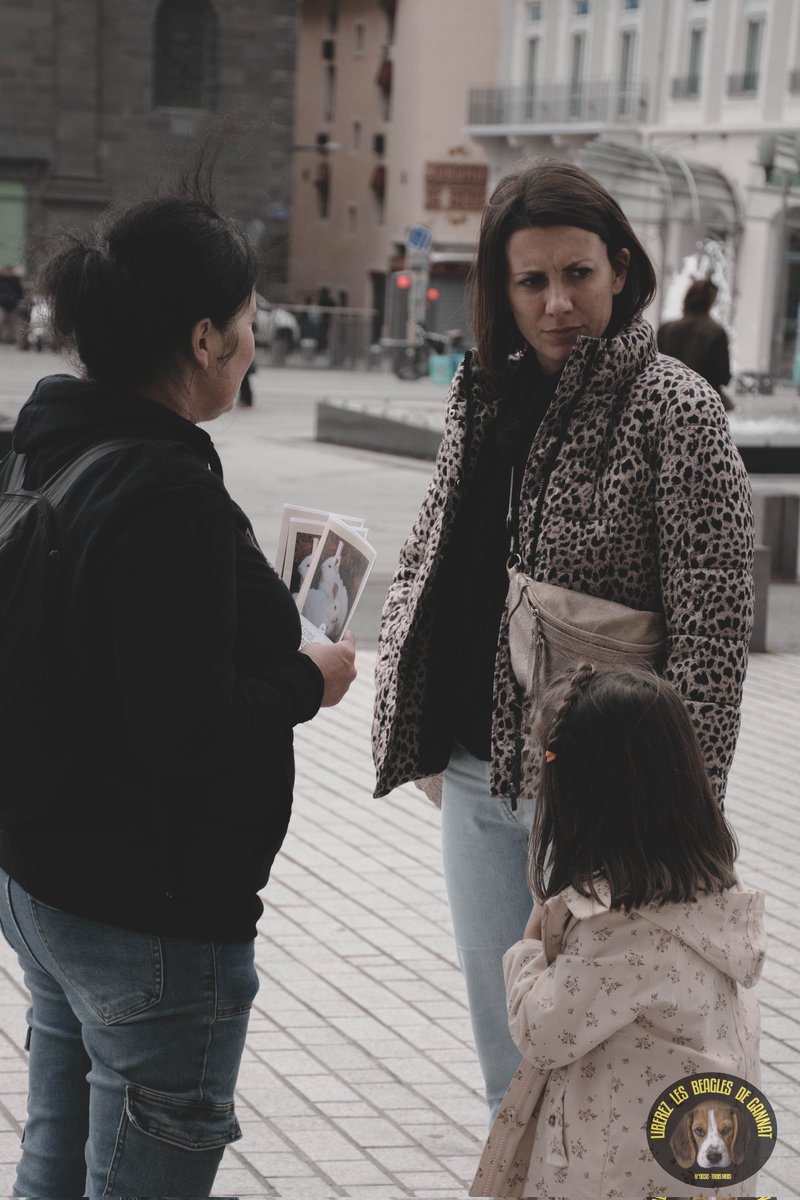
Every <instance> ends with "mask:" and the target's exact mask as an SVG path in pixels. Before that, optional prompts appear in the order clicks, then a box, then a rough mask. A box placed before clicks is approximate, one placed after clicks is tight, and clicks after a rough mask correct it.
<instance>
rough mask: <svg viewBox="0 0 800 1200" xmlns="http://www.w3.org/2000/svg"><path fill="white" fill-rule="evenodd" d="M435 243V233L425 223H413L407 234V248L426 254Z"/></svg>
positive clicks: (419, 253)
mask: <svg viewBox="0 0 800 1200" xmlns="http://www.w3.org/2000/svg"><path fill="white" fill-rule="evenodd" d="M432 244H433V234H432V233H431V231H430V229H428V228H426V226H425V225H412V226H411V228H410V229H409V231H408V233H407V234H406V249H408V250H413V251H415V253H416V254H418V255H420V256H422V255H426V254H427V253H428V251H429V250H430V248H431V245H432Z"/></svg>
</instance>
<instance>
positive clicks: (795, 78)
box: [789, 67, 800, 96]
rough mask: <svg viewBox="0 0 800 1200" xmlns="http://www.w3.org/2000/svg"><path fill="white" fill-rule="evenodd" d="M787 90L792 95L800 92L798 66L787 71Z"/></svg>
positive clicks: (799, 69) (799, 70) (799, 71)
mask: <svg viewBox="0 0 800 1200" xmlns="http://www.w3.org/2000/svg"><path fill="white" fill-rule="evenodd" d="M789 91H790V92H791V93H792V95H793V96H796V95H797V93H798V92H800V68H798V67H795V69H794V70H793V71H790V72H789Z"/></svg>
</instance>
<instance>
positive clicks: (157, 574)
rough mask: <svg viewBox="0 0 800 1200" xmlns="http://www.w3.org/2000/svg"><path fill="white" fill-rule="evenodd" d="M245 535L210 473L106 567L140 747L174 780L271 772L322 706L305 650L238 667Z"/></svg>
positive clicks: (171, 497)
mask: <svg viewBox="0 0 800 1200" xmlns="http://www.w3.org/2000/svg"><path fill="white" fill-rule="evenodd" d="M236 536H237V534H236V526H235V522H234V519H233V511H232V506H231V503H230V500H229V498H228V496H227V493H226V492H225V491H224V488H223V487H222V485H221V483H219V481H217V480H216V479H214V478H213V477H212V476H211V475H210V473H209V476H208V482H206V481H205V480H202V481H200V482H197V483H192V482H189V483H187V484H185V485H183V486H182V485H180V484H177V483H176V484H175V485H174V486H164V487H161V488H158V489H157V490H155V491H154V492H153V493H152V494H150V495H149V497H148V500H147V503H146V504H145V506H144V507H142V508H140V509H137V511H136V512H135V513H133V514H130V515H129V516H128V518H127V520H126V521H125V524H124V527H123V529H122V531H121V532H120V534H119V536H118V538H117V540H116V544H115V546H114V548H113V551H112V552H111V553H110V555H109V557H108V559H107V561H106V563H105V564H104V579H105V601H106V603H107V605H108V612H109V616H110V621H111V628H112V646H113V659H114V669H115V674H116V677H117V682H118V686H119V689H120V693H121V696H122V702H123V707H124V713H125V719H126V722H127V728H128V742H129V745H130V746H131V747H132V749H133V750H134V752H135V753H136V755H137V757H139V758H140V759H141V761H142V762H143V763H144V764H145V765H146V766H147V767H148V768H149V769H151V770H152V771H153V772H155V774H156V775H158V776H160V777H162V778H163V777H164V776H187V775H207V774H211V773H213V774H219V775H221V776H224V775H225V773H226V771H228V770H230V768H231V764H234V763H240V764H241V763H244V762H247V763H254V762H256V761H258V760H261V761H262V762H263V763H264V764H268V763H269V759H270V753H271V751H273V750H274V751H275V752H276V753H280V754H281V755H282V756H285V752H286V747H287V745H290V743H291V730H292V726H293V725H295V724H297V723H298V722H301V721H306V720H308V719H309V718H311V717H312V716H313V715H314V714H315V713H316V711H317V709H318V708H319V705H320V701H321V698H322V677H321V674H320V672H319V671H318V669H317V668H316V666H315V665H314V663H313V662H312V661H311V660H310V659H309V658H308V656H307V655H304V654H300V653H298V652H297V649H296V645H287V646H286V647H285V650H283V651H282V652H280V653H276V654H275V655H274V657H271V658H270V659H269V661H268V662H266V663H265V662H263V661H262V662H260V663H259V664H258V670H257V673H256V672H255V671H254V672H252V673H251V672H250V671H249V669H248V668H247V666H246V665H245V666H242V665H239V666H238V667H237V665H236V662H235V649H236V638H237V603H236ZM265 569H266V565H265ZM263 619H264V620H265V621H269V620H270V612H269V611H265V612H264V616H263Z"/></svg>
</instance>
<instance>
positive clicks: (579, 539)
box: [373, 159, 753, 1115]
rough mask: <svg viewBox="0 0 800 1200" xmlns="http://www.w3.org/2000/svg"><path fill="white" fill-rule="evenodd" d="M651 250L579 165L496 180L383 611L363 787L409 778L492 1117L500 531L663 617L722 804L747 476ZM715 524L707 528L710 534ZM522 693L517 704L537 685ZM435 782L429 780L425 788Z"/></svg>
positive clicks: (679, 683) (738, 673)
mask: <svg viewBox="0 0 800 1200" xmlns="http://www.w3.org/2000/svg"><path fill="white" fill-rule="evenodd" d="M654 290H655V274H654V271H653V267H652V265H651V263H650V260H649V259H648V257H647V254H646V253H645V251H644V249H643V247H642V245H641V243H640V242H639V240H638V238H637V237H636V235H635V234H634V232H633V230H632V228H631V226H630V223H629V222H628V220H627V218H626V217H625V215H624V213H623V212H622V211H621V209H620V207H619V205H618V204H617V203H616V201H615V200H614V199H613V198H612V197H611V196H610V195H609V193H608V192H607V191H606V190H605V188H603V187H602V185H601V184H600V183H598V182H597V180H595V179H593V178H592V177H591V176H589V175H587V174H586V173H585V172H583V171H581V170H579V169H578V168H577V167H575V166H573V165H571V164H569V163H565V162H561V161H557V160H550V159H548V160H543V161H542V160H539V161H535V162H534V163H532V164H531V165H527V166H525V167H523V168H522V169H520V170H519V171H516V172H514V173H512V174H510V175H507V176H506V177H505V178H503V179H502V180H501V181H500V183H499V184H498V185H497V188H496V189H495V191H494V193H493V195H492V196H491V198H490V200H489V203H488V205H487V207H486V210H485V212H484V215H483V220H482V223H481V233H480V239H479V244H478V253H477V259H476V264H475V268H474V272H473V276H472V281H471V301H470V302H471V309H472V314H471V316H472V319H471V325H472V328H473V329H474V330H475V335H476V341H477V347H476V349H475V350H474V351H472V352H468V353H467V355H466V356H465V359H464V363H463V364H462V366H461V367H460V368H459V370H458V372H457V373H456V376H455V378H454V380H453V383H452V385H451V390H450V394H449V398H448V404H447V415H446V423H445V430H444V436H443V439H442V442H441V445H440V448H439V452H438V455H437V459H436V466H435V469H434V475H433V479H432V482H431V484H430V488H429V490H428V494H427V496H426V498H425V500H424V502H423V506H422V509H421V511H420V514H419V516H418V518H417V520H416V522H415V524H414V527H413V529H412V531H411V533H410V535H409V537H408V539H407V541H406V543H405V545H404V546H403V549H402V551H401V554H400V562H399V566H398V568H397V571H396V573H395V576H394V579H393V581H392V583H391V585H390V588H389V592H388V596H387V598H386V603H385V605H384V610H383V618H382V625H381V633H380V640H379V645H378V655H377V662H376V699H375V712H374V719H373V753H374V758H375V764H376V773H377V786H376V795H377V796H383V795H386V794H387V793H388V792H390V791H391V790H392V788H395V787H398V786H399V785H400V784H403V783H405V782H407V781H408V780H414V779H417V780H418V779H420V777H426V778H427V783H425V784H424V785H423V786H425V787H426V788H427V790H428V791H429V793H430V794H432V795H435V794H436V791H437V790H440V794H441V805H442V853H443V860H444V874H445V883H446V886H447V892H448V898H449V901H450V908H451V914H452V918H453V927H454V932H455V938H456V944H457V947H458V954H459V959H460V962H461V966H462V969H463V971H464V976H465V981H466V988H467V997H468V1001H469V1007H470V1015H471V1019H472V1027H473V1032H474V1036H475V1043H476V1047H477V1051H478V1058H479V1060H480V1064H481V1068H482V1070H483V1074H484V1080H485V1083H486V1095H487V1101H488V1104H489V1109H490V1113H491V1114H492V1115H494V1114H495V1113H496V1111H497V1108H498V1106H499V1104H500V1101H501V1099H502V1097H503V1095H504V1093H505V1091H506V1088H507V1086H508V1082H509V1080H510V1079H511V1077H512V1075H513V1074H514V1072H515V1071H516V1069H517V1067H518V1065H519V1052H518V1050H517V1048H516V1046H515V1045H514V1043H513V1042H512V1040H511V1037H510V1035H509V1031H508V1021H507V1014H506V1003H505V989H504V985H503V973H502V962H501V960H502V956H503V954H504V952H505V951H506V950H507V949H508V947H509V946H510V945H511V944H512V943H513V942H516V941H517V939H518V938H519V936H520V933H521V932H522V930H523V928H524V927H525V922H526V920H527V918H528V914H529V912H530V892H529V889H528V885H527V882H526V861H527V852H528V832H529V829H530V824H531V820H532V816H533V808H534V804H535V798H534V797H533V795H532V788H531V786H530V782H529V780H528V779H527V778H526V774H525V771H524V770H523V757H522V747H523V742H524V737H525V734H526V729H527V725H528V723H529V721H530V713H531V707H530V702H529V701H528V700H527V699H526V697H525V695H524V693H523V691H522V689H521V687H520V686H519V685H518V683H517V681H516V679H515V677H514V674H513V671H512V667H511V656H510V648H509V637H508V628H509V614H508V611H507V608H506V595H507V591H508V573H507V561H508V557H509V553H510V548H511V539H512V536H513V537H514V540H515V545H516V546H517V548H518V555H519V559H520V561H521V567H522V570H524V571H525V572H526V573H529V574H532V575H533V576H534V578H535V579H537V580H542V581H546V582H549V583H553V584H557V585H560V586H561V587H563V588H567V589H571V590H573V591H575V592H584V593H589V594H590V595H592V596H598V597H603V598H605V599H608V600H612V601H617V602H618V603H620V604H623V605H626V606H628V607H631V608H635V609H643V610H647V611H650V612H660V613H663V615H664V622H665V626H666V652H665V655H664V658H663V662H662V664H661V669H662V670H663V674H664V676H665V677H666V678H667V679H669V680H671V681H672V682H673V683H674V684H675V686H676V687H677V688H678V690H679V692H680V694H681V695H682V696H683V697H684V699H685V700H686V702H687V704H688V705H689V709H690V713H691V716H692V719H693V720H694V722H695V725H696V728H697V732H698V735H699V738H700V744H701V747H702V750H703V754H704V756H705V761H706V765H707V768H708V770H709V773H710V775H711V780H712V785H713V788H714V793H715V795H716V797H717V799H718V800H720V801H721V800H722V798H723V795H724V791H725V780H726V776H727V773H728V768H729V767H730V763H731V759H732V757H733V751H734V747H735V745H736V738H737V734H738V730H739V713H740V702H741V692H742V683H743V680H744V673H745V666H746V662H747V645H748V641H749V638H750V632H751V628H752V621H753V579H752V562H753V521H752V511H751V503H750V486H749V482H748V479H747V474H746V472H745V470H744V467H743V465H742V462H741V459H740V457H739V455H738V452H737V450H736V447H735V446H734V445H733V442H732V441H731V436H730V431H729V428H728V422H727V420H726V418H725V413H724V411H723V408H722V405H721V404H720V401H719V397H718V395H717V394H716V392H714V391H713V390H712V389H711V388H710V387H709V386H708V384H707V383H705V381H704V380H703V379H701V378H700V377H699V376H698V375H696V374H695V373H694V372H693V371H691V370H689V369H688V368H687V367H685V366H683V365H682V364H680V363H677V362H675V361H674V360H673V359H669V358H664V357H662V356H660V355H659V354H658V353H657V350H656V344H655V335H654V333H653V330H652V328H651V327H650V325H648V324H647V323H646V322H645V321H644V320H643V319H642V316H641V314H642V310H643V309H644V308H645V307H646V305H647V304H648V303H649V302H650V300H651V299H652V297H653V293H654ZM709 523H713V527H714V532H713V534H711V533H709ZM534 699H535V698H534ZM437 785H438V788H437Z"/></svg>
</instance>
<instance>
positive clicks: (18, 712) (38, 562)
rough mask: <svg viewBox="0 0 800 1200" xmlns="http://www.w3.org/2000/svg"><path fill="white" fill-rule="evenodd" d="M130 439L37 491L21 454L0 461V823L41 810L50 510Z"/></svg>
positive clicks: (53, 640)
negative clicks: (27, 483) (27, 480)
mask: <svg viewBox="0 0 800 1200" xmlns="http://www.w3.org/2000/svg"><path fill="white" fill-rule="evenodd" d="M130 444H131V439H130V438H117V439H116V440H114V441H107V442H100V443H98V444H97V445H95V446H90V447H89V449H87V450H84V451H83V453H82V454H80V455H78V457H77V458H75V459H73V460H72V462H69V463H67V465H66V466H64V467H62V468H61V470H60V471H58V472H57V473H56V474H55V475H54V476H53V477H52V479H49V480H48V481H47V483H46V484H45V485H44V487H41V488H39V489H37V490H31V489H27V488H25V487H24V486H23V481H24V478H25V456H24V455H23V454H16V453H15V452H13V451H12V452H11V454H9V455H8V456H7V457H6V458H5V459H4V460H3V462H2V463H0V828H2V827H9V826H11V825H14V824H17V823H18V822H20V821H25V820H31V819H32V818H35V817H36V816H37V815H38V813H39V812H41V808H40V806H39V805H38V804H37V797H38V796H39V795H40V793H41V790H42V788H43V787H44V783H43V780H44V778H45V777H46V775H47V761H46V760H47V757H48V749H50V748H49V747H48V745H46V744H42V742H41V738H42V736H43V721H42V718H43V716H44V714H45V713H46V711H47V707H48V703H49V701H50V699H51V696H52V691H51V680H52V671H53V666H54V663H55V662H56V661H57V654H58V648H59V635H60V624H61V622H60V611H59V606H58V601H59V591H58V574H59V547H58V545H57V542H56V533H55V521H54V509H55V508H56V507H57V506H58V504H59V503H60V502H61V501H62V500H63V498H64V496H65V495H66V494H67V492H68V491H69V489H70V488H71V487H72V485H73V484H74V483H75V481H76V480H77V479H78V478H79V477H80V476H81V475H82V474H83V472H84V471H85V470H86V469H87V468H88V467H90V466H91V465H92V463H95V462H97V461H98V459H100V458H105V456H106V455H108V454H113V453H114V452H115V451H117V450H121V449H123V447H125V446H129V445H130ZM54 799H55V797H54Z"/></svg>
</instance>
